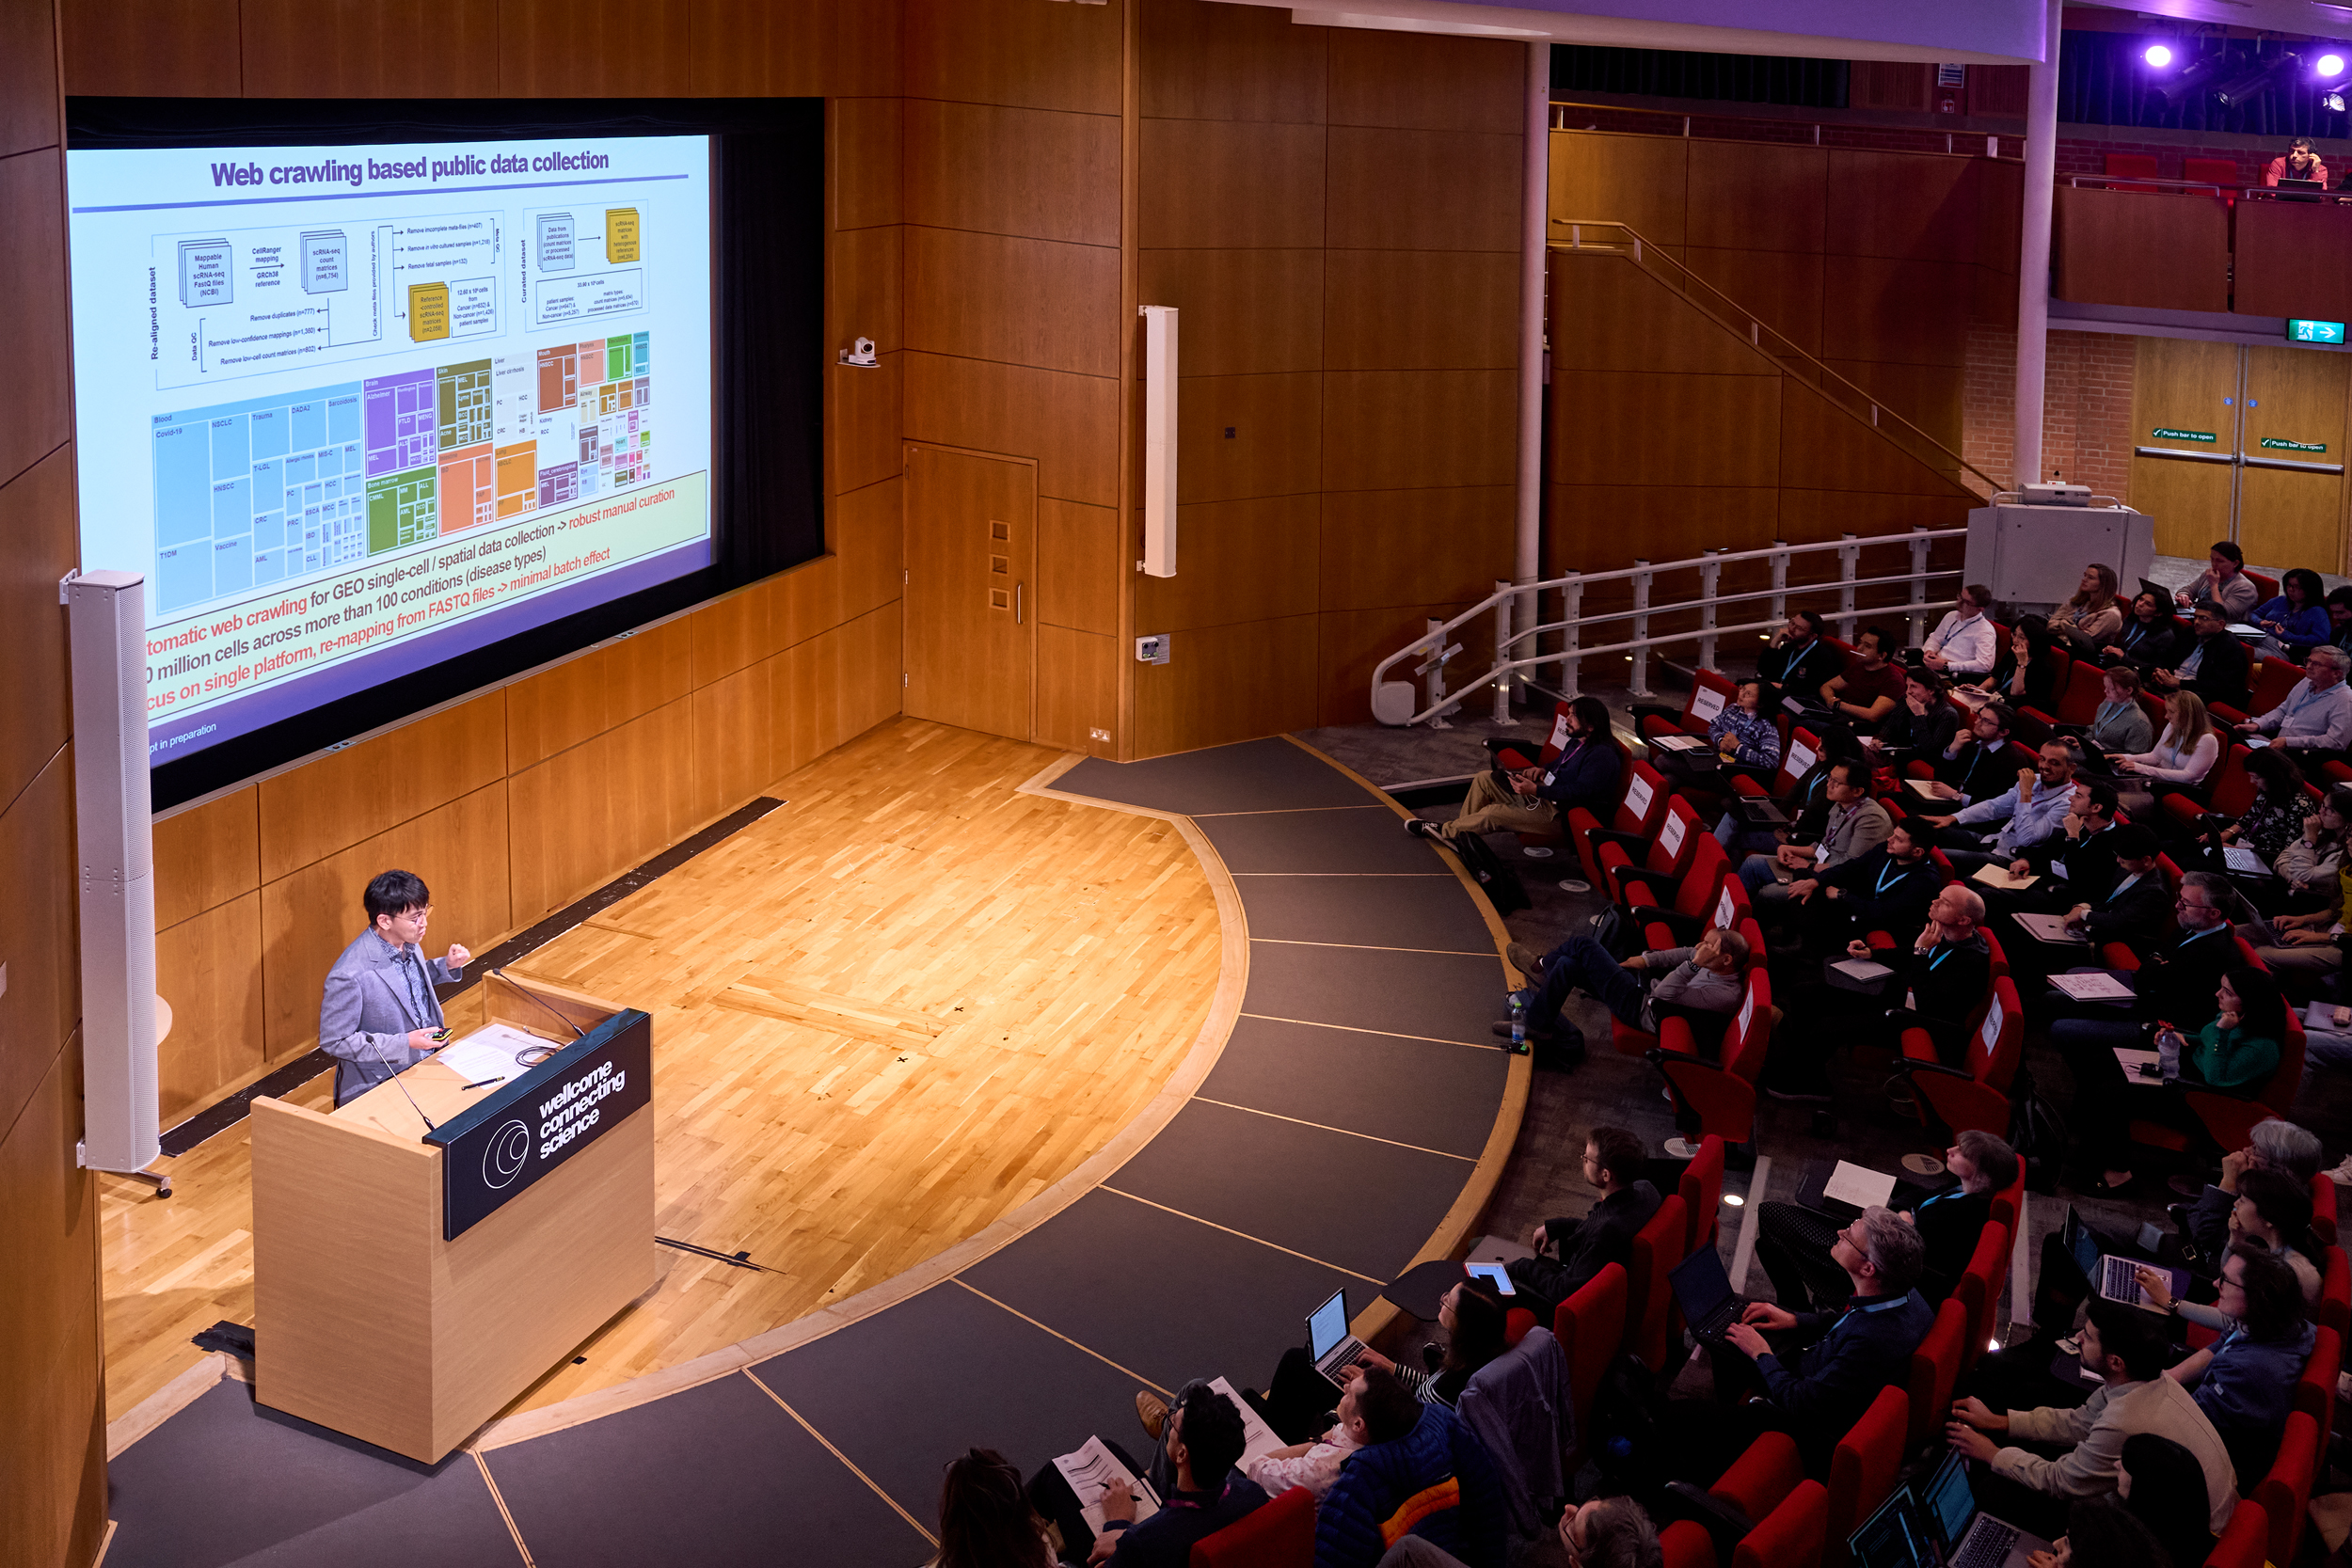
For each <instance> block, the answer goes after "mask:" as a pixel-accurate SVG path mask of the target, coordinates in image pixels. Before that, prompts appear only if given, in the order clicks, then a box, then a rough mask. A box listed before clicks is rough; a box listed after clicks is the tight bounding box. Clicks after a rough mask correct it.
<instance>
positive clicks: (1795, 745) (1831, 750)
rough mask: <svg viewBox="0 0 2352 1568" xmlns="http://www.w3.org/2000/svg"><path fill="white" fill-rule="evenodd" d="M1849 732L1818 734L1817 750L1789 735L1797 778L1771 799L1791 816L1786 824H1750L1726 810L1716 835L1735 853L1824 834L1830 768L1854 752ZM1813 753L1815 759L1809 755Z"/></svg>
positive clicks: (1791, 762)
mask: <svg viewBox="0 0 2352 1568" xmlns="http://www.w3.org/2000/svg"><path fill="white" fill-rule="evenodd" d="M1847 738H1848V737H1847V736H1842V735H1839V734H1838V733H1836V731H1832V732H1831V733H1830V734H1829V736H1826V737H1822V736H1816V737H1815V739H1816V741H1817V742H1818V744H1819V748H1820V749H1819V750H1818V751H1812V750H1810V749H1809V748H1806V747H1805V746H1804V743H1803V742H1802V741H1801V740H1799V739H1798V737H1797V736H1794V735H1791V736H1789V737H1788V769H1789V775H1790V777H1791V778H1792V779H1793V780H1794V781H1795V783H1794V785H1793V787H1791V788H1790V789H1789V791H1788V794H1787V795H1785V796H1782V797H1780V798H1779V799H1777V800H1774V801H1773V802H1772V803H1773V804H1774V805H1775V806H1777V807H1778V808H1779V809H1780V813H1781V815H1782V816H1785V817H1787V818H1788V826H1787V827H1785V828H1763V827H1756V828H1751V827H1748V826H1746V825H1744V824H1743V823H1741V822H1740V818H1739V817H1738V816H1736V815H1735V814H1734V813H1732V812H1729V811H1726V812H1724V815H1723V817H1722V819H1721V820H1719V821H1718V822H1717V823H1716V824H1715V839H1716V842H1717V843H1719V844H1721V845H1722V846H1723V847H1724V849H1725V850H1726V851H1728V852H1730V853H1731V854H1734V855H1739V854H1746V853H1758V854H1760V853H1769V852H1770V851H1772V850H1773V849H1777V848H1778V847H1780V846H1782V845H1784V844H1809V843H1812V842H1814V841H1815V840H1818V839H1819V838H1820V836H1821V824H1822V823H1824V822H1826V821H1827V820H1828V819H1829V795H1828V789H1829V770H1830V768H1832V767H1833V766H1835V765H1836V764H1837V763H1839V762H1842V761H1844V760H1846V758H1847V757H1848V756H1849V755H1850V754H1851V752H1850V751H1849V749H1848V748H1847V747H1846V741H1847ZM1808 752H1809V754H1810V755H1811V758H1812V760H1811V761H1809V762H1808V761H1807V760H1806V757H1807V755H1808Z"/></svg>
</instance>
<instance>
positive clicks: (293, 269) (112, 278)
mask: <svg viewBox="0 0 2352 1568" xmlns="http://www.w3.org/2000/svg"><path fill="white" fill-rule="evenodd" d="M67 182H68V195H69V207H70V209H71V214H72V216H71V222H72V247H73V279H72V309H73V345H74V373H75V380H76V385H75V404H76V408H77V421H76V436H77V438H78V439H79V441H80V443H81V447H80V451H79V454H78V455H79V461H80V470H81V514H82V541H81V543H82V564H83V566H84V568H85V569H90V570H95V569H99V568H112V569H117V570H124V571H135V572H142V573H144V574H145V575H146V578H147V622H148V632H147V658H148V663H147V706H148V715H149V725H150V729H149V746H150V753H149V754H150V757H151V761H152V762H155V763H163V762H167V761H171V760H175V759H176V758H178V757H182V756H185V755H188V754H190V753H191V752H195V751H198V750H200V749H201V748H204V747H208V746H213V745H216V744H219V743H220V742H222V741H226V740H230V739H232V738H234V737H236V736H241V735H246V734H249V733H251V732H252V731H254V730H256V729H259V728H261V727H262V726H264V725H267V724H271V723H274V722H277V721H279V720H282V719H286V718H289V717H292V716H294V715H295V714H298V713H301V712H304V711H306V710H308V709H311V708H315V707H318V706H319V705H323V704H326V703H331V702H333V701H335V700H336V699H337V698H339V697H342V696H346V695H348V694H350V693H352V692H355V691H360V690H364V689H368V688H370V687H374V686H378V685H382V684H383V683H385V682H388V681H392V680H396V679H397V678H398V677H399V676H400V675H401V674H402V673H405V672H408V671H412V670H417V669H421V668H423V667H425V666H427V665H432V664H437V663H439V662H441V661H443V660H445V659H450V658H453V657H461V656H463V655H464V654H466V653H468V652H469V651H471V650H473V649H476V648H480V647H484V646H485V645H487V644H489V643H491V642H494V641H499V640H500V639H501V638H506V637H511V636H513V635H515V634H516V633H517V632H521V631H526V630H529V629H530V628H532V627H533V626H540V625H543V624H545V623H547V622H548V621H552V620H555V619H558V618H560V617H562V616H565V615H569V614H572V613H574V612H575V611H578V610H582V609H585V608H587V607H589V606H591V605H595V604H597V603H601V602H603V601H606V600H610V599H612V598H616V597H619V596H621V595H623V594H630V593H634V592H636V591H638V590H640V589H644V588H646V587H650V586H652V585H653V584H655V583H658V582H661V581H665V580H667V579H670V578H676V577H679V576H681V575H684V574H686V573H689V572H693V571H697V570H700V569H701V568H703V567H705V566H707V565H708V564H709V563H710V561H711V518H710V504H709V490H710V470H711V410H710V395H711V392H710V388H711V374H710V353H711V301H710V269H711V263H710V247H711V208H710V138H708V137H707V136H634V137H596V138H580V139H575V140H569V141H501V140H482V141H471V142H463V143H459V142H430V143H420V144H416V145H408V146H400V145H389V146H388V145H361V146H345V147H272V148H254V147H240V148H229V149H197V148H170V149H146V150H74V151H71V152H69V153H68V154H67Z"/></svg>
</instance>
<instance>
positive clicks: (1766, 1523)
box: [1731, 1481, 1829, 1568]
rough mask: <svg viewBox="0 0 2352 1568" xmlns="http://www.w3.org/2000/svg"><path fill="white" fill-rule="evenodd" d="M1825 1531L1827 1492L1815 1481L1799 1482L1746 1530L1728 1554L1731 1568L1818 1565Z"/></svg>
mask: <svg viewBox="0 0 2352 1568" xmlns="http://www.w3.org/2000/svg"><path fill="white" fill-rule="evenodd" d="M1828 1533H1829V1493H1828V1492H1827V1491H1825V1490H1824V1489H1823V1488H1822V1486H1821V1483H1820V1481H1800V1482H1799V1483H1798V1484H1797V1489H1796V1490H1795V1491H1793V1492H1791V1493H1789V1494H1788V1500H1786V1501H1785V1502H1783V1503H1782V1504H1781V1505H1780V1506H1779V1507H1778V1508H1776V1509H1774V1510H1772V1513H1768V1514H1766V1515H1765V1516H1764V1517H1763V1519H1762V1520H1760V1521H1759V1522H1758V1523H1757V1525H1756V1528H1754V1529H1752V1530H1750V1531H1748V1533H1747V1536H1746V1538H1745V1539H1744V1540H1742V1541H1741V1542H1740V1546H1739V1549H1738V1550H1737V1551H1735V1552H1733V1553H1732V1554H1731V1568H1820V1562H1821V1546H1822V1544H1823V1541H1824V1539H1825V1537H1826V1536H1827V1535H1828Z"/></svg>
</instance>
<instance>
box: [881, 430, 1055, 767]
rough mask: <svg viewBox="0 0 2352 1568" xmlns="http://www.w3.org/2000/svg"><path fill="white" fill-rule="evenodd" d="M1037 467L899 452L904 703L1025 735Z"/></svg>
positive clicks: (926, 450) (919, 711)
mask: <svg viewBox="0 0 2352 1568" xmlns="http://www.w3.org/2000/svg"><path fill="white" fill-rule="evenodd" d="M1036 560H1037V467H1036V466H1035V465H1034V464H1030V463H1023V462H1016V461H1014V460H1012V459H1009V458H1003V457H982V456H979V455H977V454H975V453H972V452H961V451H946V450H945V449H943V448H939V447H927V446H914V445H910V446H909V447H908V448H907V449H906V572H907V580H906V633H905V646H906V711H907V712H908V713H910V714H913V715H914V717H916V718H918V719H932V720H936V721H939V722H940V723H943V724H955V725H959V726H961V728H964V729H968V730H986V731H987V732H988V733H989V734H991V735H1002V736H1010V737H1012V738H1013V739H1015V740H1027V739H1029V738H1030V737H1031V720H1030V716H1031V712H1032V708H1033V697H1032V691H1033V688H1034V686H1035V676H1036V662H1037V660H1036V649H1037V617H1036V615H1035V614H1034V613H1033V612H1034V610H1036V606H1037V594H1036V571H1035V563H1036Z"/></svg>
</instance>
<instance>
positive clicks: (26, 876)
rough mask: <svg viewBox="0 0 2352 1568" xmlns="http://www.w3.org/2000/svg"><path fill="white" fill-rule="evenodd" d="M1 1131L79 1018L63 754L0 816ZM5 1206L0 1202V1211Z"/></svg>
mask: <svg viewBox="0 0 2352 1568" xmlns="http://www.w3.org/2000/svg"><path fill="white" fill-rule="evenodd" d="M0 888H6V889H7V890H8V896H7V897H6V898H5V899H0V955H5V956H6V958H7V960H8V990H6V991H0V1128H5V1127H7V1126H8V1123H9V1122H10V1121H12V1120H14V1119H15V1117H16V1116H17V1114H18V1113H19V1112H20V1111H22V1110H23V1109H24V1102H25V1099H26V1097H27V1096H29V1095H31V1094H32V1092H33V1090H34V1087H35V1086H36V1085H38V1084H40V1079H41V1075H42V1074H43V1073H45V1072H46V1071H48V1070H49V1057H50V1054H51V1053H55V1052H56V1049H57V1047H58V1045H59V1044H60V1043H61V1042H62V1041H63V1040H64V1039H65V1037H66V1036H67V1035H69V1034H71V1033H72V1030H73V1022H74V1020H75V1019H77V1018H79V1017H80V1016H81V1012H82V1002H81V997H82V985H81V975H80V972H79V970H78V968H77V965H78V964H79V963H80V961H81V958H80V949H79V948H78V947H77V946H76V944H75V940H74V929H75V926H74V852H73V757H72V751H71V750H70V749H68V750H63V751H60V752H58V753H57V754H56V757H54V758H53V759H51V761H50V764H49V766H48V767H46V768H42V769H41V770H40V775H39V776H38V777H36V778H35V779H34V780H33V782H32V783H31V784H27V785H25V786H24V791H23V792H22V793H21V794H19V795H18V796H17V798H16V799H15V800H13V801H11V802H9V804H8V806H7V807H6V808H5V809H0ZM70 1158H71V1156H70V1155H69V1159H70ZM6 1207H8V1205H6V1204H0V1208H6Z"/></svg>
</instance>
